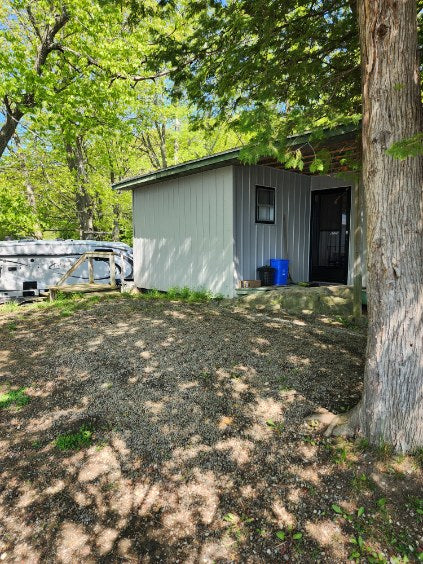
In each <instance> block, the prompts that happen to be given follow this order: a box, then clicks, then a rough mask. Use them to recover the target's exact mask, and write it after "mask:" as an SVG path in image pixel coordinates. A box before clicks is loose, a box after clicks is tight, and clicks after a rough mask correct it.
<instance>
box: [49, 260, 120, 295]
mask: <svg viewBox="0 0 423 564" xmlns="http://www.w3.org/2000/svg"><path fill="white" fill-rule="evenodd" d="M115 255H116V253H114V252H105V251H104V252H103V251H101V252H100V251H97V252H96V251H94V252H87V253H84V254H83V255H81V256H80V257H79V258H78V260H76V261H75V262H74V264H73V265H72V266H71V267H70V268H69V270H68V271H67V272H66V273H65V274H64V275H63V276H62V277H61V278H60V280H59V282H58V283H57V284H56V286H50V288H49V297H50V301H52V300H54V299H55V298H56V295H57V292H67V293H71V292H105V291H107V290H116V289H117V286H116V262H115ZM96 258H100V259H108V261H109V268H110V283H109V284H96V283H95V281H94V259H96ZM85 261H88V284H65V282H66V280H67V279H68V278H69V277H70V276H72V274H73V273H74V272H75V270H76V269H77V268H79V267H80V266H81V265H82V264H84V262H85Z"/></svg>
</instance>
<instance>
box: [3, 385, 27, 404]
mask: <svg viewBox="0 0 423 564" xmlns="http://www.w3.org/2000/svg"><path fill="white" fill-rule="evenodd" d="M25 390H26V388H19V389H18V390H10V391H9V392H5V393H4V394H0V409H4V408H6V407H9V406H11V405H14V406H16V407H23V406H24V405H26V404H27V403H29V402H30V401H31V398H30V397H29V396H28V395H27V394H26V393H25Z"/></svg>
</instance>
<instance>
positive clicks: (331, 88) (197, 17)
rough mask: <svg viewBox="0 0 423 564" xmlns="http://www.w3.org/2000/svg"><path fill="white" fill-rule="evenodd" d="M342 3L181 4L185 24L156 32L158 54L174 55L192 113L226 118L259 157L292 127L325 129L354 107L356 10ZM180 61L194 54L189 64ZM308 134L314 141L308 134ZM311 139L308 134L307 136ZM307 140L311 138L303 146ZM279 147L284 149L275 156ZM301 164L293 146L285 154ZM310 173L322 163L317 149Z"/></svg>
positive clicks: (250, 158)
mask: <svg viewBox="0 0 423 564" xmlns="http://www.w3.org/2000/svg"><path fill="white" fill-rule="evenodd" d="M351 6H352V4H351V3H348V2H338V1H335V2H317V3H316V2H313V1H312V0H300V1H297V0H295V1H294V0H287V1H284V2H276V1H273V0H272V1H268V0H256V1H255V2H251V0H233V1H232V2H227V3H219V2H215V1H212V0H209V1H204V2H202V3H195V10H194V8H193V5H192V3H187V5H186V11H185V9H184V4H182V6H181V9H180V10H181V11H180V13H181V14H182V16H181V17H182V18H184V17H188V16H189V17H191V18H193V19H192V24H193V25H192V26H191V27H187V29H186V33H185V34H181V36H180V37H179V38H177V39H175V38H172V39H169V38H167V37H166V36H165V34H163V35H162V38H161V39H162V41H161V42H162V50H161V51H160V56H159V60H160V61H161V62H162V63H163V62H165V63H167V61H172V62H173V63H176V65H175V67H174V69H173V71H172V79H173V81H174V84H175V87H174V91H179V92H180V91H181V90H182V89H185V91H186V92H187V96H188V97H189V99H190V100H191V101H192V102H193V104H194V106H195V116H196V118H197V119H201V118H203V117H208V116H211V115H213V116H215V117H217V122H218V123H230V124H231V126H232V127H233V128H234V129H235V130H236V131H237V132H239V133H241V134H242V135H243V136H244V135H246V136H247V140H248V144H247V146H246V148H245V151H243V154H242V157H241V158H243V159H244V160H245V162H256V161H257V159H258V158H259V157H260V156H262V155H263V154H266V155H267V156H274V153H275V147H278V148H279V149H278V150H280V151H281V152H282V153H284V146H285V145H286V140H287V139H288V137H289V136H290V135H292V134H295V133H298V132H303V131H306V130H310V129H315V128H316V127H317V128H328V127H333V126H335V125H338V124H340V123H343V122H345V121H348V120H349V119H351V118H352V116H356V115H358V114H360V112H361V82H360V66H359V48H358V30H357V18H356V14H354V13H353V11H352V9H351ZM187 61H195V62H194V63H191V64H186V62H187ZM313 142H314V140H313ZM310 143H312V142H310ZM308 148H309V149H310V147H309V146H308ZM281 156H283V155H281ZM282 162H284V164H286V166H287V167H288V168H298V169H301V167H302V166H303V160H302V158H300V156H299V155H298V154H296V153H291V154H289V155H288V154H287V155H285V157H284V160H282ZM312 166H313V171H314V172H324V171H326V170H327V164H326V159H324V158H322V156H317V158H316V160H315V162H314V163H313V165H312Z"/></svg>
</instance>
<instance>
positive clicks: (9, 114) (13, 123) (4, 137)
mask: <svg viewBox="0 0 423 564" xmlns="http://www.w3.org/2000/svg"><path fill="white" fill-rule="evenodd" d="M4 105H5V108H6V119H5V121H4V123H3V125H2V127H1V129H0V157H1V156H2V155H3V153H4V152H5V150H6V147H7V145H8V143H9V141H10V140H11V139H12V137H13V136H14V134H15V131H16V128H17V127H18V124H19V121H20V120H21V118H22V116H23V115H24V114H23V112H22V111H21V110H19V109H17V108H16V109H15V110H12V108H11V107H10V104H9V103H8V101H7V98H5V99H4Z"/></svg>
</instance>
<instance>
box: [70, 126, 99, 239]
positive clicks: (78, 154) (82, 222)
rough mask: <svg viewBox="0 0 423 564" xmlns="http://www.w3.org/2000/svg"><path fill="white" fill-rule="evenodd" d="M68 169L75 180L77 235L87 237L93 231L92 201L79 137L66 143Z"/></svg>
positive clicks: (91, 234)
mask: <svg viewBox="0 0 423 564" xmlns="http://www.w3.org/2000/svg"><path fill="white" fill-rule="evenodd" d="M66 153H67V160H68V166H69V170H70V171H71V172H72V173H73V174H74V177H75V181H76V196H75V203H76V213H77V215H78V219H79V236H80V237H81V239H89V238H90V237H92V236H93V232H94V201H93V198H92V196H91V194H90V193H89V191H88V173H87V167H86V162H85V160H86V159H85V153H84V147H83V141H82V139H81V138H80V137H77V138H76V139H75V143H74V144H72V145H71V144H67V145H66Z"/></svg>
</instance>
